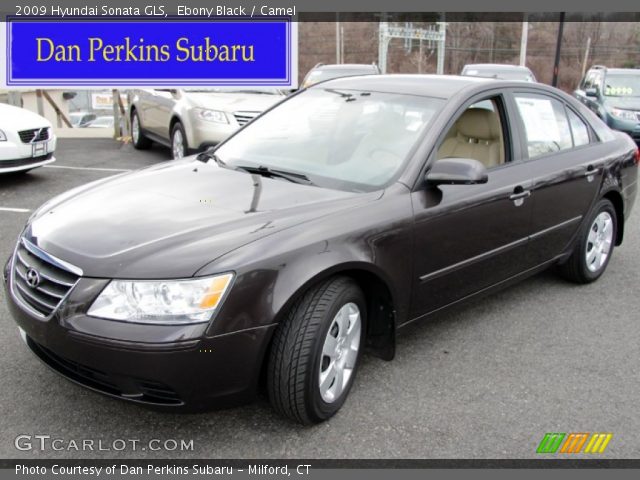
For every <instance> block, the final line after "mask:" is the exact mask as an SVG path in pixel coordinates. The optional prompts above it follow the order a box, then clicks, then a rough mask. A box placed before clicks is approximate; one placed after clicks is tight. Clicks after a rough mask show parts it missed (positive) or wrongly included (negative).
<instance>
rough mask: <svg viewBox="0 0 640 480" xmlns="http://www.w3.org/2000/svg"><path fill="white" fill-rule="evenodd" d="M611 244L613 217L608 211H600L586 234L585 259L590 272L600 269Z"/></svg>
mask: <svg viewBox="0 0 640 480" xmlns="http://www.w3.org/2000/svg"><path fill="white" fill-rule="evenodd" d="M612 244H613V218H611V214H609V212H600V214H599V215H598V216H597V217H596V218H595V219H594V221H593V223H592V224H591V228H590V229H589V235H588V236H587V246H586V249H585V259H586V263H587V268H588V269H589V271H591V272H597V271H598V270H600V269H601V268H602V267H603V266H604V265H605V263H606V262H607V258H608V257H609V253H610V252H611V246H612Z"/></svg>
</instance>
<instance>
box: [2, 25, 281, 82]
mask: <svg viewBox="0 0 640 480" xmlns="http://www.w3.org/2000/svg"><path fill="white" fill-rule="evenodd" d="M166 21H170V22H177V21H180V22H195V23H239V22H245V23H246V22H252V23H253V22H256V23H257V22H271V23H285V24H286V51H287V56H286V77H285V78H250V79H249V78H239V79H228V78H223V79H220V78H194V79H188V78H176V79H169V78H151V79H142V78H132V79H125V78H122V79H82V80H80V79H60V78H52V79H47V78H34V79H16V78H13V76H12V74H13V71H12V70H13V65H12V61H11V39H12V37H11V26H12V24H13V23H17V22H32V23H33V22H58V23H67V22H68V23H73V22H91V23H96V24H100V23H109V22H127V23H142V22H148V23H162V22H166ZM291 24H292V17H291V16H273V17H271V16H270V17H216V18H215V19H211V18H206V17H202V18H198V17H195V18H194V17H190V18H184V17H178V16H168V17H166V18H163V19H162V20H158V19H157V18H154V19H140V18H139V17H100V19H99V20H96V19H95V18H94V17H65V19H64V20H61V19H60V18H59V17H51V16H42V17H36V18H34V17H22V16H20V17H16V16H15V15H12V16H7V19H6V28H7V30H6V43H7V44H6V85H7V86H43V87H55V86H86V87H93V86H103V87H104V86H132V87H133V86H141V87H143V86H150V87H151V86H153V87H157V86H190V85H200V86H236V85H237V86H242V85H253V86H279V87H290V86H292V78H291V70H292V67H291V64H292V62H293V58H292V39H291V35H292V34H291Z"/></svg>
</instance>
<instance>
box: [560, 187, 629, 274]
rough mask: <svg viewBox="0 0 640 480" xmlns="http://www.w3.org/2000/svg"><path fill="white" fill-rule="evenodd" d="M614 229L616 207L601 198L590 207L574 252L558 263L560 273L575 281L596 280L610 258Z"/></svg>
mask: <svg viewBox="0 0 640 480" xmlns="http://www.w3.org/2000/svg"><path fill="white" fill-rule="evenodd" d="M617 228H618V225H617V217H616V211H615V208H614V207H613V204H612V203H611V202H610V201H609V200H607V199H606V198H603V199H602V200H600V201H599V202H598V203H597V204H596V206H595V207H594V209H593V210H592V213H591V215H590V217H589V219H588V221H587V222H586V223H585V227H584V228H583V229H582V231H581V232H580V238H579V239H578V242H577V243H576V246H575V247H574V250H573V253H572V254H571V256H570V257H569V259H568V260H567V261H566V263H564V264H563V265H561V266H560V272H561V273H562V275H563V276H564V277H565V278H567V279H569V280H571V281H573V282H576V283H590V282H593V281H595V280H597V279H598V278H599V277H600V276H601V275H602V274H603V273H604V271H605V270H606V268H607V265H608V264H609V260H611V254H612V253H613V247H614V244H615V239H616V232H617Z"/></svg>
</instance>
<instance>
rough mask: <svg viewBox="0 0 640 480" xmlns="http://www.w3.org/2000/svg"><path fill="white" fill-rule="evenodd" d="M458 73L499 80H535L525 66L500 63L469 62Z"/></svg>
mask: <svg viewBox="0 0 640 480" xmlns="http://www.w3.org/2000/svg"><path fill="white" fill-rule="evenodd" d="M460 75H464V76H472V77H491V78H499V79H500V80H522V81H523V82H535V81H536V77H535V75H534V74H533V72H532V71H531V70H529V69H528V68H527V67H523V66H520V65H508V64H502V63H471V64H468V65H465V66H464V68H463V69H462V72H461V73H460Z"/></svg>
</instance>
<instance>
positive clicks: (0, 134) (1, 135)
mask: <svg viewBox="0 0 640 480" xmlns="http://www.w3.org/2000/svg"><path fill="white" fill-rule="evenodd" d="M6 141H7V136H6V135H5V133H4V132H3V131H2V130H0V142H6Z"/></svg>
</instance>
